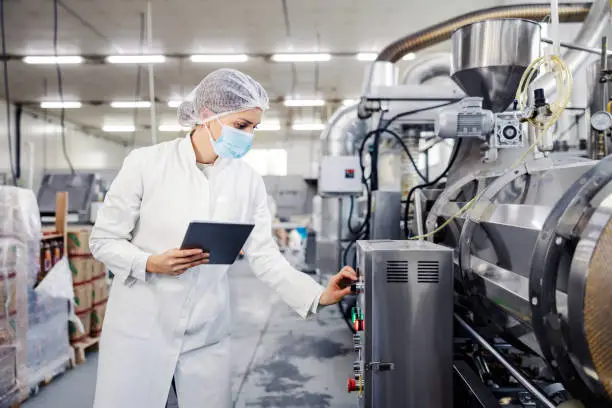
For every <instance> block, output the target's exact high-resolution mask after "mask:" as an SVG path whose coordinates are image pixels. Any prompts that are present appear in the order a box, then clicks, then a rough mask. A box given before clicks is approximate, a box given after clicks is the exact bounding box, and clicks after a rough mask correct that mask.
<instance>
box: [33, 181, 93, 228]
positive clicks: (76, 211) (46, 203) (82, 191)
mask: <svg viewBox="0 0 612 408" xmlns="http://www.w3.org/2000/svg"><path fill="white" fill-rule="evenodd" d="M95 183H96V176H95V174H93V173H78V174H72V173H58V174H45V175H44V176H43V180H42V183H41V186H40V189H39V190H38V207H39V208H40V214H41V221H42V222H43V223H45V224H52V223H54V222H55V196H56V194H57V193H58V192H68V196H69V197H70V202H69V203H68V219H67V221H68V222H69V223H82V224H86V223H89V222H90V221H91V215H90V211H91V204H92V201H93V198H94V190H95V188H94V185H95Z"/></svg>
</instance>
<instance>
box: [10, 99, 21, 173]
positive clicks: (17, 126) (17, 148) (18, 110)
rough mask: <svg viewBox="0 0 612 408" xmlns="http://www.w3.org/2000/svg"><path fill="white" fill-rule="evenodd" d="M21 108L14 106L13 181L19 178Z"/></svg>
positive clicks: (17, 105)
mask: <svg viewBox="0 0 612 408" xmlns="http://www.w3.org/2000/svg"><path fill="white" fill-rule="evenodd" d="M22 113H23V106H21V105H20V104H16V105H15V179H16V180H19V179H20V178H21V114H22ZM9 137H10V136H9Z"/></svg>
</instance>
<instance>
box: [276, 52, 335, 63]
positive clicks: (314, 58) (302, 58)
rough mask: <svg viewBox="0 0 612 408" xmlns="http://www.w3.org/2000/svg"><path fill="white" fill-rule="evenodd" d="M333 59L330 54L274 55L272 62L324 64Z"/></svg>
mask: <svg viewBox="0 0 612 408" xmlns="http://www.w3.org/2000/svg"><path fill="white" fill-rule="evenodd" d="M330 59H331V55H330V54H274V55H272V61H276V62H324V61H329V60H330Z"/></svg>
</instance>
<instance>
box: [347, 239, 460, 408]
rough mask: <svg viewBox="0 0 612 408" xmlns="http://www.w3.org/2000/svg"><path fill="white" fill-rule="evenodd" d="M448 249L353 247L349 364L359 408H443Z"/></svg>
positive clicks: (448, 389)
mask: <svg viewBox="0 0 612 408" xmlns="http://www.w3.org/2000/svg"><path fill="white" fill-rule="evenodd" d="M452 253H453V251H452V249H451V248H447V247H443V246H441V245H437V244H434V243H431V242H425V241H392V240H380V241H359V242H358V243H357V265H358V269H359V274H360V280H359V282H358V283H357V284H356V285H355V286H354V291H355V292H356V293H358V301H357V305H358V306H357V308H356V309H357V310H355V311H354V312H353V315H354V316H355V318H356V322H355V328H356V329H357V335H356V336H355V348H356V350H357V351H358V354H359V357H358V361H357V362H356V363H355V364H354V370H355V373H354V374H355V380H352V379H349V388H350V386H351V382H353V384H354V385H356V389H355V391H359V394H360V398H359V401H360V405H359V406H360V407H361V408H396V407H402V408H416V407H428V408H449V407H452V406H453V393H452V381H453V374H452V363H453V351H452V337H453V263H452Z"/></svg>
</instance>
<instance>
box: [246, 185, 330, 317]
mask: <svg viewBox="0 0 612 408" xmlns="http://www.w3.org/2000/svg"><path fill="white" fill-rule="evenodd" d="M255 180H256V183H257V185H256V186H255V200H254V206H255V208H254V212H253V213H254V216H253V222H254V224H255V228H254V229H253V232H251V235H250V237H249V239H248V240H247V242H246V244H245V246H244V252H245V255H246V257H247V259H248V260H249V263H250V264H251V268H252V269H253V272H254V273H255V275H256V276H257V277H258V278H259V279H260V280H261V281H263V282H264V283H266V284H267V285H268V286H269V287H270V288H272V289H273V290H274V291H275V292H276V293H278V295H279V296H280V297H281V299H283V301H285V302H286V303H287V304H288V305H289V306H291V308H292V309H293V310H295V311H296V312H297V313H298V314H299V315H300V316H302V317H303V318H306V317H308V316H309V315H310V314H311V313H313V312H316V310H317V306H318V303H319V301H318V300H319V298H320V297H321V293H323V287H322V286H321V285H319V284H318V283H317V282H315V280H314V279H312V278H311V277H310V276H308V275H306V274H304V273H302V272H300V271H298V270H297V269H295V268H294V267H292V266H291V265H290V264H289V262H287V260H286V259H285V257H284V256H283V255H282V254H281V253H280V251H279V250H278V246H277V245H276V243H275V242H274V240H273V239H272V220H271V217H270V211H269V210H268V196H267V194H266V188H265V186H264V184H263V180H262V179H261V177H255Z"/></svg>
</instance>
